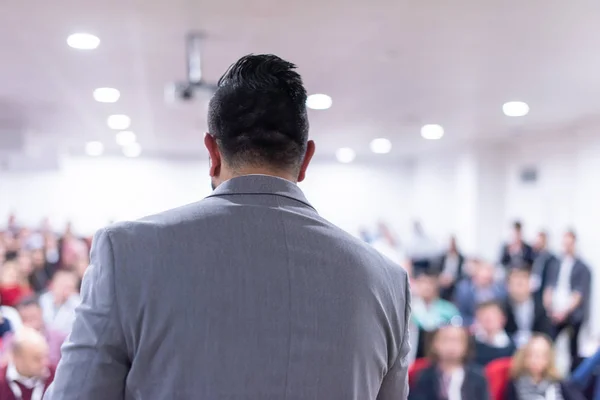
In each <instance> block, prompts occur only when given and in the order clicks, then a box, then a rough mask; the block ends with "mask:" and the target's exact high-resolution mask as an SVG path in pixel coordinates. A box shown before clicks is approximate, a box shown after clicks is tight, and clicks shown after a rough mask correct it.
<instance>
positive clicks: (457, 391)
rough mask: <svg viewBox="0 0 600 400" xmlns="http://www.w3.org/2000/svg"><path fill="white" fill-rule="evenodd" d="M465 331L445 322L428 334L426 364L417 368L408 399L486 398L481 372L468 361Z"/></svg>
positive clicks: (456, 399) (468, 340) (488, 396)
mask: <svg viewBox="0 0 600 400" xmlns="http://www.w3.org/2000/svg"><path fill="white" fill-rule="evenodd" d="M469 342H470V338H469V332H468V331H467V330H466V329H465V328H462V327H460V326H453V325H447V326H444V327H441V328H439V329H438V330H436V331H435V332H434V333H433V335H432V337H431V344H430V350H429V361H430V363H431V364H430V365H429V366H428V367H427V368H425V369H423V370H422V371H420V374H419V376H418V378H417V380H416V384H415V385H414V386H413V387H411V389H410V394H409V399H410V400H462V399H464V400H467V399H468V400H470V399H473V400H475V399H477V400H488V399H489V398H490V395H489V390H488V384H487V381H486V378H485V375H484V374H483V372H482V371H481V370H480V369H478V368H477V367H474V366H472V365H471V364H470V363H469V357H470V349H469V347H470V346H469Z"/></svg>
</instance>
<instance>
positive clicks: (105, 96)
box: [94, 87, 121, 103]
mask: <svg viewBox="0 0 600 400" xmlns="http://www.w3.org/2000/svg"><path fill="white" fill-rule="evenodd" d="M119 97H121V92H119V91H118V90H117V89H114V88H107V87H105V88H98V89H96V90H94V99H95V100H96V101H98V102H100V103H116V102H117V100H119Z"/></svg>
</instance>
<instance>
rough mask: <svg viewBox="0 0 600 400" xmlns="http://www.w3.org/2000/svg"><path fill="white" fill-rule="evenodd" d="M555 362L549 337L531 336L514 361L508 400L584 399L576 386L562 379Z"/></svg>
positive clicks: (507, 392)
mask: <svg viewBox="0 0 600 400" xmlns="http://www.w3.org/2000/svg"><path fill="white" fill-rule="evenodd" d="M555 362H556V361H555V357H554V349H553V347H552V341H551V340H550V338H548V337H547V336H544V335H540V334H535V335H534V336H532V338H531V339H530V340H529V342H528V343H527V344H526V345H525V346H524V347H523V348H522V349H521V350H519V351H518V352H517V354H515V357H514V358H513V363H512V367H511V373H510V375H511V380H510V381H509V383H508V387H507V388H506V397H505V398H506V400H534V399H535V400H537V399H563V400H584V399H585V397H584V396H583V394H581V392H580V391H579V390H578V389H577V388H576V387H575V386H574V385H573V384H571V383H569V382H567V381H565V380H563V379H562V377H561V376H560V374H559V372H558V369H557V367H556V364H555Z"/></svg>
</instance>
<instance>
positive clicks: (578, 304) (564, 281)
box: [544, 231, 592, 370]
mask: <svg viewBox="0 0 600 400" xmlns="http://www.w3.org/2000/svg"><path fill="white" fill-rule="evenodd" d="M576 240H577V237H576V235H575V232H573V231H568V232H567V233H565V235H564V237H563V252H564V254H563V257H562V259H561V260H560V261H556V262H555V263H553V264H552V267H551V271H550V277H549V280H548V287H547V288H546V290H545V291H544V305H545V307H546V310H547V312H548V315H549V316H550V319H551V321H552V324H553V325H554V332H553V338H554V339H556V338H557V337H558V335H560V333H561V332H562V331H563V330H565V329H567V330H568V331H569V336H570V339H569V340H570V350H571V369H572V370H574V369H575V368H576V367H577V365H578V364H579V362H580V360H581V359H580V356H579V340H578V338H579V331H580V330H581V326H582V325H583V322H584V320H585V318H586V317H587V314H588V311H589V302H590V295H591V281H592V275H591V272H590V269H589V267H588V266H587V265H586V264H585V263H584V262H583V261H581V259H579V258H578V257H577V253H576Z"/></svg>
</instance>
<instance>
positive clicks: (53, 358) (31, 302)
mask: <svg viewBox="0 0 600 400" xmlns="http://www.w3.org/2000/svg"><path fill="white" fill-rule="evenodd" d="M17 311H18V312H19V315H20V316H21V319H22V320H23V325H24V326H26V327H29V328H33V329H35V330H36V331H38V332H39V333H41V334H42V335H44V338H46V341H47V342H48V350H49V353H48V357H49V359H50V365H52V366H54V367H55V366H56V365H57V364H58V361H60V347H61V346H62V344H63V342H64V341H65V339H66V338H67V335H66V334H64V333H62V332H59V331H56V330H53V329H51V328H48V327H47V326H46V324H45V323H44V318H43V316H42V308H41V307H40V303H39V302H38V299H37V298H36V297H35V296H30V297H28V298H25V299H23V300H22V301H21V302H20V303H19V304H18V305H17Z"/></svg>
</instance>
